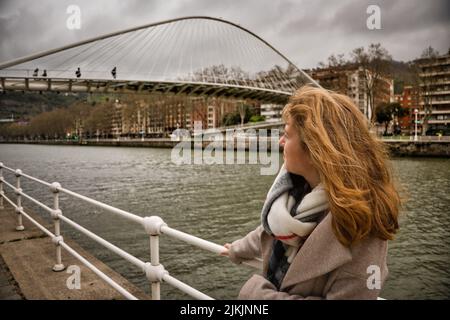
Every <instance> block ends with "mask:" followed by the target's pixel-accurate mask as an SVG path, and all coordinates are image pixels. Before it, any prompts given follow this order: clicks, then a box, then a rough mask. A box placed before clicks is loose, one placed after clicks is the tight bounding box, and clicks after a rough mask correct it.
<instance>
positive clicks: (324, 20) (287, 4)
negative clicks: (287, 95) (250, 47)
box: [0, 0, 450, 68]
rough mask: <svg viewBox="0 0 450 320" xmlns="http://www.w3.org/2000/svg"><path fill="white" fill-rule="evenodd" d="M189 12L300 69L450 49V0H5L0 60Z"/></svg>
mask: <svg viewBox="0 0 450 320" xmlns="http://www.w3.org/2000/svg"><path fill="white" fill-rule="evenodd" d="M71 4H74V5H78V6H79V8H80V9H81V29H79V30H69V29H68V28H67V27H66V21H67V19H68V17H69V14H67V13H66V10H67V7H68V6H69V5H71ZM371 4H374V5H378V6H379V8H380V9H381V30H369V29H368V28H367V25H366V21H367V19H368V17H369V14H367V13H366V10H367V7H368V6H369V5H371ZM188 15H206V16H212V17H220V18H223V19H226V20H229V21H231V22H234V23H237V24H239V25H241V26H243V27H245V28H247V29H249V30H251V31H253V32H254V33H256V34H257V35H259V36H260V37H262V38H263V39H265V40H266V41H267V42H269V43H270V44H272V45H273V46H274V47H275V48H277V49H278V50H279V51H280V52H281V53H283V54H285V55H286V56H287V57H288V58H289V59H290V60H291V61H293V62H294V63H295V64H297V66H298V67H300V68H311V67H316V66H317V64H318V63H319V62H320V61H326V60H327V58H328V56H329V55H330V54H332V53H335V54H338V53H345V54H348V53H349V52H350V51H351V50H352V49H354V48H356V47H360V46H367V45H368V44H370V43H376V42H380V43H381V44H382V45H383V46H384V47H385V48H386V49H387V50H388V51H389V52H390V53H391V55H392V56H393V58H394V59H396V60H403V61H407V60H411V59H414V58H416V57H418V56H420V54H421V52H422V51H423V49H424V48H426V47H427V46H430V45H431V46H433V47H434V48H435V49H437V50H439V51H440V52H441V53H444V52H447V50H448V49H449V47H450V1H449V0H429V1H424V0H384V1H380V0H371V1H366V0H340V1H336V0H278V1H277V0H245V1H244V0H185V1H183V0H177V1H174V0H146V1H144V0H142V1H141V0H87V1H86V0H82V1H80V0H71V1H66V0H58V1H57V0H40V1H32V0H11V1H7V0H0V61H1V62H4V61H7V60H11V59H15V58H19V57H22V56H25V55H29V54H32V53H36V52H39V51H43V50H47V49H52V48H56V47H60V46H62V45H66V44H70V43H73V42H76V41H80V40H84V39H87V38H91V37H94V36H98V35H102V34H105V33H110V32H113V31H118V30H121V29H125V28H130V27H135V26H139V25H143V24H147V23H152V22H157V21H161V20H165V19H172V18H176V17H182V16H188Z"/></svg>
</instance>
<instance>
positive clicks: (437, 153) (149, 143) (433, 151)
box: [0, 139, 450, 158]
mask: <svg viewBox="0 0 450 320" xmlns="http://www.w3.org/2000/svg"><path fill="white" fill-rule="evenodd" d="M181 142H182V141H172V140H171V139H147V140H144V141H142V140H98V141H96V140H83V141H64V140H40V141H26V140H19V141H0V144H1V143H9V144H37V145H39V144H43V145H69V146H94V147H131V148H174V147H175V146H177V145H178V146H181V145H180V143H181ZM184 142H185V143H186V144H185V145H184V148H189V147H190V148H196V147H199V146H200V144H201V145H202V148H206V147H208V146H210V148H212V147H213V145H212V144H211V143H212V141H201V142H195V141H193V140H191V141H184ZM383 142H384V143H385V144H386V145H387V147H388V149H389V152H390V154H391V156H394V157H444V158H447V157H450V141H408V140H383ZM189 143H190V144H189ZM214 143H215V146H216V147H219V148H220V145H221V144H220V143H222V147H223V150H237V149H245V150H247V151H248V150H249V149H251V150H256V147H257V146H258V142H257V141H251V140H246V141H245V144H244V143H243V144H239V143H238V142H237V141H236V140H235V141H229V142H228V145H227V142H226V141H220V142H217V141H216V142H214ZM264 145H265V146H266V148H267V149H266V150H271V147H272V146H275V144H273V143H271V142H270V141H267V142H266V143H265V144H259V146H258V148H259V149H258V150H261V148H262V147H264ZM241 146H242V147H241ZM280 150H281V148H280Z"/></svg>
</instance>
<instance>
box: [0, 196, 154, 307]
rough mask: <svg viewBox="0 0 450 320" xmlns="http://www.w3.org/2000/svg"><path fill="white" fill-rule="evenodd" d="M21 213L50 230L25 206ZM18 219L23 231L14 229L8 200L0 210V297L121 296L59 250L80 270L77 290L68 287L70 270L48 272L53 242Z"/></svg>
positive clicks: (116, 276)
mask: <svg viewBox="0 0 450 320" xmlns="http://www.w3.org/2000/svg"><path fill="white" fill-rule="evenodd" d="M25 212H26V213H27V214H29V215H30V216H31V217H32V218H33V219H35V220H36V221H38V222H39V223H40V224H42V225H43V226H45V227H46V228H47V229H48V230H50V231H51V232H53V231H54V228H53V225H52V224H48V223H46V222H45V221H43V219H41V218H40V217H39V216H38V215H37V214H35V213H33V212H31V211H30V210H27V208H25ZM22 218H23V225H24V226H25V230H23V231H16V230H15V227H16V223H17V222H16V221H17V215H16V213H15V212H14V209H13V208H12V207H11V206H10V205H9V204H8V203H5V204H4V208H3V209H0V300H5V299H9V300H12V299H15V300H18V299H26V300H119V299H120V300H121V299H124V297H123V296H122V295H121V294H119V293H118V292H117V291H116V290H114V289H113V288H112V287H111V286H109V285H108V284H107V283H106V282H104V281H103V280H102V279H100V278H99V277H98V276H97V275H96V274H95V273H94V272H92V271H91V270H90V269H88V268H87V267H85V266H84V265H83V264H82V263H81V262H79V261H78V260H77V259H75V258H74V257H72V256H71V255H69V254H68V253H67V252H66V251H65V250H64V249H62V261H63V264H64V265H65V266H66V268H67V267H68V266H70V265H76V266H78V267H80V270H81V273H80V275H81V282H80V284H81V286H80V289H69V288H68V286H67V279H68V278H69V277H71V276H72V275H73V273H68V272H67V270H64V271H61V272H54V271H52V267H53V265H54V264H55V259H56V250H55V245H54V244H53V243H52V241H51V239H50V238H49V237H48V236H47V235H46V234H44V233H43V232H42V231H41V230H39V229H38V228H36V227H35V226H34V225H33V224H32V223H31V222H29V221H28V219H26V218H25V217H22ZM63 236H64V234H63ZM64 241H65V242H66V243H67V244H68V245H69V246H70V247H71V248H73V249H74V250H75V251H77V252H78V253H79V254H80V255H82V256H83V257H84V258H85V259H87V260H88V261H89V262H90V263H92V264H93V265H95V266H96V267H97V268H98V269H99V270H101V271H102V272H104V273H105V274H106V275H108V276H109V277H111V278H112V279H113V280H114V281H116V282H117V283H118V284H119V285H121V286H122V287H124V288H125V289H126V290H128V291H129V292H130V293H131V294H133V295H134V296H135V297H137V298H138V299H150V297H149V296H148V295H146V294H145V293H144V292H143V291H142V290H140V289H139V288H137V287H135V286H134V285H132V284H131V283H130V282H129V281H128V280H126V279H125V278H124V277H122V276H121V275H119V274H118V273H117V272H115V271H113V270H112V269H110V268H109V267H108V266H106V265H105V264H104V263H102V262H101V261H99V260H98V259H96V258H95V257H94V256H92V255H91V254H89V253H88V252H87V251H85V250H84V249H82V248H81V247H80V246H79V245H78V244H77V243H75V242H74V241H71V240H70V239H67V238H66V237H64ZM105 250H106V249H105ZM143 277H144V275H143ZM149 287H150V284H149Z"/></svg>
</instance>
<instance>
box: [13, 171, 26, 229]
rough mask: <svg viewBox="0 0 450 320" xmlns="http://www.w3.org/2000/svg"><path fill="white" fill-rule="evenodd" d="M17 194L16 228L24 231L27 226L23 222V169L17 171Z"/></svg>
mask: <svg viewBox="0 0 450 320" xmlns="http://www.w3.org/2000/svg"><path fill="white" fill-rule="evenodd" d="M15 174H16V178H17V180H16V188H17V190H16V195H17V208H16V213H17V227H16V230H17V231H22V230H25V227H24V226H23V224H22V210H23V208H22V196H21V195H20V193H21V192H22V189H21V188H20V176H21V175H22V170H20V169H17V170H16V172H15Z"/></svg>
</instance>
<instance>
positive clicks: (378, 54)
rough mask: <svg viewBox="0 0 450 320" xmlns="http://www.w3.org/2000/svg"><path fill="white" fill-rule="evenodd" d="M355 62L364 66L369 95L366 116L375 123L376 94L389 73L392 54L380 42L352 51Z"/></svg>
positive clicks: (365, 84)
mask: <svg viewBox="0 0 450 320" xmlns="http://www.w3.org/2000/svg"><path fill="white" fill-rule="evenodd" d="M352 56H353V62H355V63H356V64H357V65H359V66H360V67H362V71H363V77H364V86H365V89H366V95H367V105H366V110H367V111H366V116H367V118H368V119H369V120H370V124H371V125H373V124H374V123H375V121H376V117H375V114H376V110H375V109H376V107H375V94H376V90H377V84H379V83H380V80H381V78H382V77H383V76H384V75H387V74H388V73H389V69H390V62H391V61H392V57H391V55H390V54H389V53H388V51H387V50H386V49H385V48H383V47H382V46H381V44H380V43H376V44H373V43H372V44H370V45H369V47H368V50H367V51H366V50H365V49H364V47H360V48H356V49H354V50H353V52H352Z"/></svg>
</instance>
